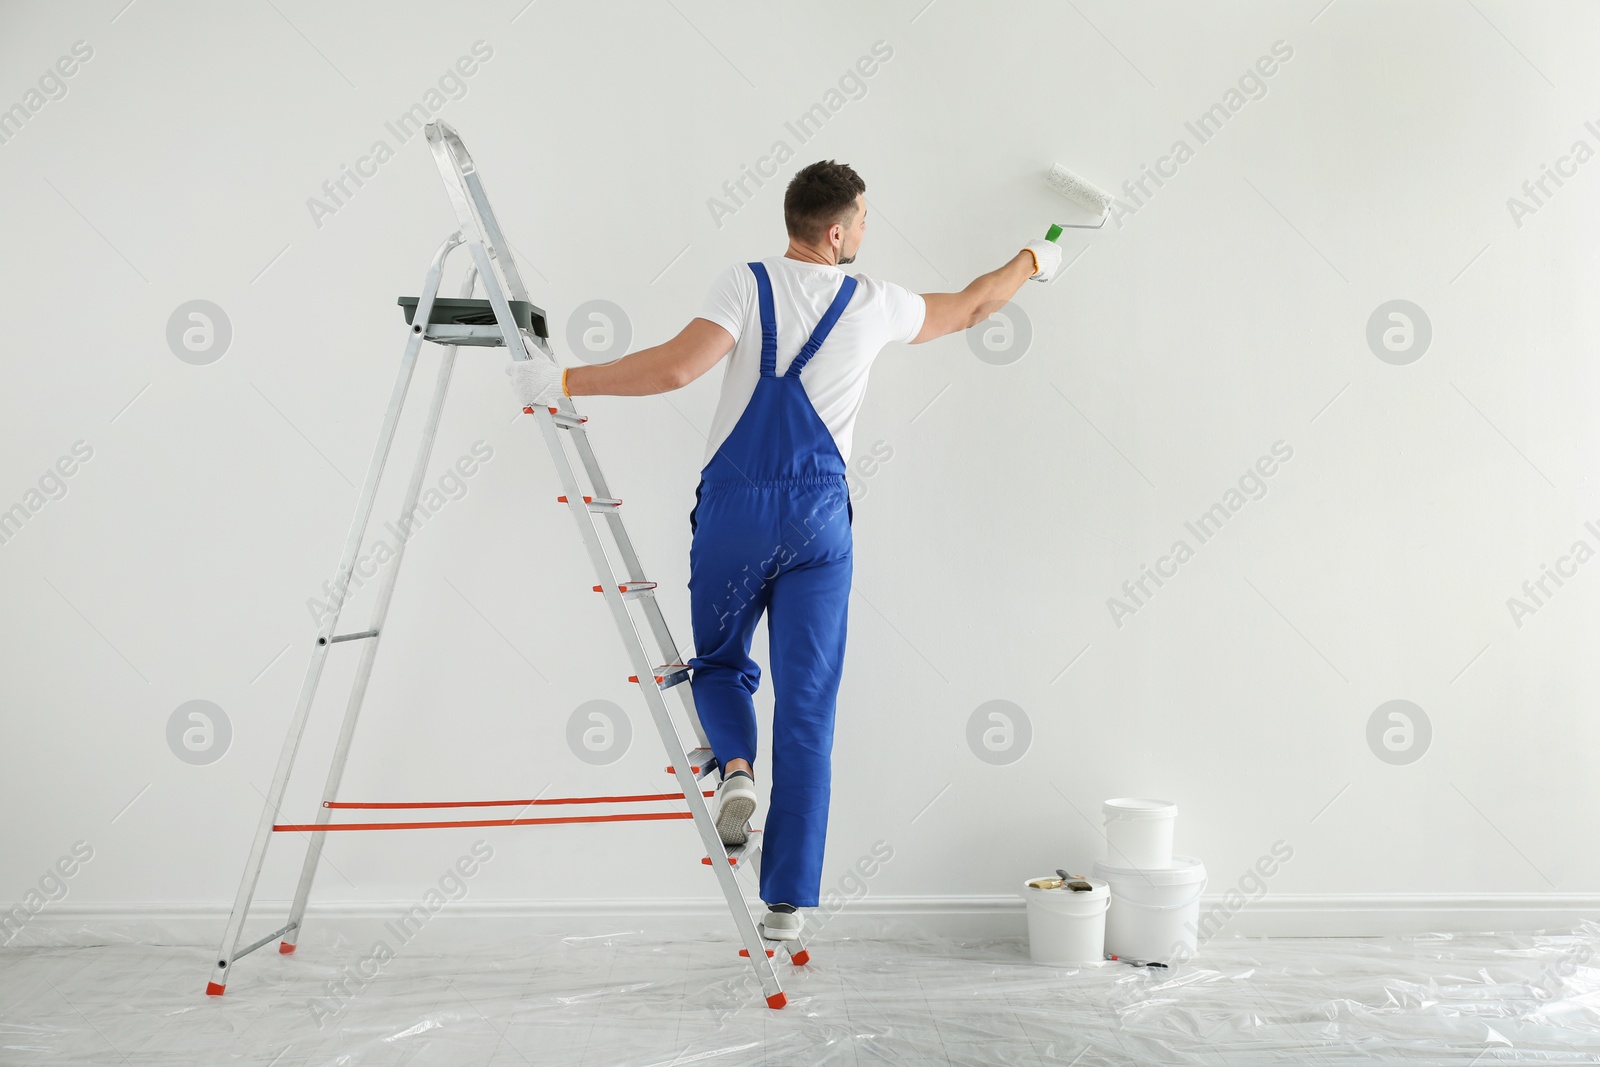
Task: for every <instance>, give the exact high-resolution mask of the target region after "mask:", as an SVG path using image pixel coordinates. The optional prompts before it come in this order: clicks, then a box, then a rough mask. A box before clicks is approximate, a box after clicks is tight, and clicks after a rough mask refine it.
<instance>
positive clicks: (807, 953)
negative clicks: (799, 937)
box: [789, 948, 811, 966]
mask: <svg viewBox="0 0 1600 1067" xmlns="http://www.w3.org/2000/svg"><path fill="white" fill-rule="evenodd" d="M789 959H790V960H791V961H793V962H794V963H796V964H799V965H801V966H804V965H805V964H807V963H810V962H811V950H810V949H808V948H803V949H801V950H800V951H799V952H796V953H795V954H794V955H793V956H790V957H789Z"/></svg>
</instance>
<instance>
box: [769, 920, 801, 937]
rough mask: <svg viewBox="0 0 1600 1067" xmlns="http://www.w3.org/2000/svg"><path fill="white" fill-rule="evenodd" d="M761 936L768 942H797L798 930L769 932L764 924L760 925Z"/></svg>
mask: <svg viewBox="0 0 1600 1067" xmlns="http://www.w3.org/2000/svg"><path fill="white" fill-rule="evenodd" d="M761 936H762V937H764V938H766V939H767V940H768V941H798V940H800V931H799V930H769V929H768V928H767V924H766V923H762V924H761Z"/></svg>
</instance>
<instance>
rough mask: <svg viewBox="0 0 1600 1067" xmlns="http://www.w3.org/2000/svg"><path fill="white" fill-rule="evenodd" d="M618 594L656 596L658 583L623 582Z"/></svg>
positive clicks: (630, 597)
mask: <svg viewBox="0 0 1600 1067" xmlns="http://www.w3.org/2000/svg"><path fill="white" fill-rule="evenodd" d="M589 510H590V511H593V510H594V509H593V508H590V509H589ZM594 591H595V592H596V593H603V592H605V591H606V589H605V586H603V585H597V586H595V587H594ZM617 592H619V593H621V594H622V599H624V600H635V599H637V598H639V597H642V596H654V595H655V592H656V583H655V582H623V583H622V584H621V585H619V586H617ZM669 666H670V664H669ZM658 680H659V679H658Z"/></svg>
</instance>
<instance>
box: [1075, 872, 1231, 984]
mask: <svg viewBox="0 0 1600 1067" xmlns="http://www.w3.org/2000/svg"><path fill="white" fill-rule="evenodd" d="M1094 875H1095V877H1096V878H1102V879H1104V880H1105V881H1106V882H1107V883H1108V884H1109V885H1110V889H1111V904H1110V908H1109V909H1108V910H1107V912H1106V949H1105V950H1106V951H1107V952H1109V953H1111V954H1112V955H1115V956H1121V957H1123V958H1124V959H1130V960H1154V961H1157V962H1166V961H1168V960H1170V959H1172V958H1173V957H1175V956H1181V957H1183V958H1188V957H1189V956H1192V955H1194V951H1195V940H1196V936H1195V935H1196V932H1197V930H1198V928H1199V923H1200V894H1201V893H1203V892H1205V888H1206V865H1205V864H1203V863H1201V862H1200V861H1199V860H1197V859H1195V858H1194V857H1193V856H1173V857H1172V864H1171V866H1168V867H1156V868H1151V867H1144V868H1137V867H1117V866H1113V865H1111V864H1109V863H1107V862H1106V861H1105V860H1095V861H1094Z"/></svg>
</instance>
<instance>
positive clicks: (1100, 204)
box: [1044, 163, 1111, 215]
mask: <svg viewBox="0 0 1600 1067" xmlns="http://www.w3.org/2000/svg"><path fill="white" fill-rule="evenodd" d="M1044 180H1045V182H1046V183H1047V184H1048V185H1049V186H1050V188H1052V189H1054V190H1055V191H1056V192H1058V193H1060V194H1061V195H1062V196H1064V197H1066V198H1067V199H1068V200H1071V201H1072V202H1073V203H1074V204H1077V205H1078V206H1080V207H1083V208H1086V209H1087V210H1089V211H1092V212H1094V213H1095V214H1096V215H1104V214H1105V213H1106V211H1107V210H1108V209H1110V207H1111V197H1110V195H1109V194H1107V193H1106V192H1105V191H1104V190H1101V189H1097V188H1095V187H1094V186H1093V185H1091V184H1089V183H1088V182H1087V181H1085V180H1084V179H1082V178H1080V177H1078V176H1077V175H1076V174H1074V173H1072V172H1071V171H1070V170H1068V169H1067V168H1066V167H1063V166H1062V165H1061V164H1059V163H1052V164H1050V171H1049V173H1047V174H1046V175H1045V176H1044Z"/></svg>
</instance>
